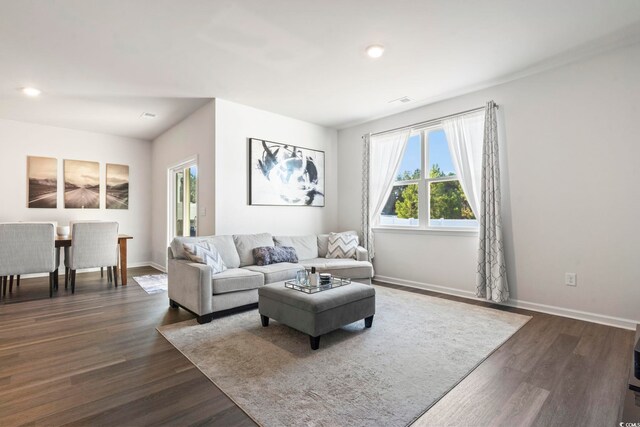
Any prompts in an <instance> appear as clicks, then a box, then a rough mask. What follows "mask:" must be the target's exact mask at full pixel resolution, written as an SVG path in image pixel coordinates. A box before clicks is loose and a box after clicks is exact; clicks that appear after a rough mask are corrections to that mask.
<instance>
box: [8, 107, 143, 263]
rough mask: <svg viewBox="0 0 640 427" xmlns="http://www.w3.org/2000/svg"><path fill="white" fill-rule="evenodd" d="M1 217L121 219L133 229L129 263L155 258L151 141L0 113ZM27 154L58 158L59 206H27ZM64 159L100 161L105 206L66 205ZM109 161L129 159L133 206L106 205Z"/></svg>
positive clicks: (125, 162) (63, 220)
mask: <svg viewBox="0 0 640 427" xmlns="http://www.w3.org/2000/svg"><path fill="white" fill-rule="evenodd" d="M0 150H1V153H2V154H1V155H0V171H2V185H0V222H5V221H57V222H58V224H59V225H67V224H68V223H69V221H76V220H109V221H118V223H119V224H120V233H124V234H130V235H132V236H133V240H130V241H129V243H128V261H129V266H134V265H136V264H138V265H140V264H145V265H146V264H148V262H149V261H150V259H151V253H150V250H149V248H150V245H151V227H150V225H149V216H150V212H151V209H150V207H151V186H150V182H149V178H150V176H151V161H150V157H151V143H150V142H149V141H144V140H140V139H133V138H125V137H120V136H113V135H106V134H99V133H93V132H85V131H77V130H71V129H64V128H58V127H52V126H44V125H37V124H32V123H23V122H16V121H11V120H1V119H0ZM27 156H42V157H55V158H56V159H58V208H57V209H29V208H27ZM63 159H72V160H89V161H96V162H100V182H101V195H100V205H101V209H84V210H82V209H64V194H63V191H64V175H63ZM107 163H116V164H123V165H129V180H130V182H129V209H128V210H112V209H108V210H107V209H105V202H104V199H105V191H106V189H105V169H106V164H107Z"/></svg>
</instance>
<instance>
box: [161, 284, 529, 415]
mask: <svg viewBox="0 0 640 427" xmlns="http://www.w3.org/2000/svg"><path fill="white" fill-rule="evenodd" d="M292 292H296V291H293V290H292ZM327 292H330V291H327ZM529 319H530V317H528V316H523V315H519V314H515V313H509V312H504V311H499V310H494V309H489V308H484V307H478V306H474V305H470V304H465V303H460V302H455V301H449V300H445V299H442V298H435V297H429V296H425V295H420V294H416V293H410V292H406V291H400V290H395V289H391V288H386V287H381V286H376V315H375V318H374V320H373V327H372V328H371V329H364V321H360V322H356V323H353V324H351V325H348V326H346V327H344V328H342V329H339V330H337V331H334V332H332V333H329V334H327V335H324V336H322V339H321V340H320V349H319V350H317V351H312V350H311V348H310V346H309V338H308V337H307V336H306V335H304V334H302V333H300V332H298V331H296V330H294V329H291V328H289V327H287V326H284V325H282V324H280V323H278V322H275V321H271V323H270V325H269V326H268V327H266V328H263V327H262V326H261V324H260V316H259V314H258V311H257V310H251V311H248V312H244V313H240V314H235V315H231V316H228V317H224V318H221V319H216V320H214V321H212V322H211V323H209V324H204V325H199V324H198V323H196V321H195V320H189V321H185V322H181V323H177V324H173V325H167V326H161V327H159V328H158V331H160V333H161V334H162V335H163V336H164V337H165V338H166V339H167V340H168V341H169V342H170V343H171V344H173V345H174V346H175V347H176V348H177V349H178V350H180V351H181V352H182V353H183V354H184V355H185V356H186V357H187V358H188V359H189V360H190V361H191V362H193V363H194V364H195V365H196V366H197V367H198V368H199V369H200V370H201V371H202V372H203V373H204V374H205V375H206V376H207V377H208V378H209V379H211V381H213V382H214V383H215V384H216V385H217V386H218V387H219V388H220V389H221V390H222V391H223V392H224V393H225V394H227V396H229V397H230V398H231V399H232V400H233V401H234V402H235V403H236V404H237V405H238V406H240V407H241V408H242V409H243V410H244V411H245V412H246V413H247V414H248V415H249V416H250V417H251V418H252V419H253V420H254V421H256V422H257V423H258V424H260V425H262V426H404V425H408V424H410V423H411V422H413V421H414V420H415V419H416V418H418V417H419V416H420V415H422V414H423V413H424V412H425V411H426V410H427V409H428V408H429V407H430V406H431V405H433V404H434V403H435V402H437V401H438V400H439V399H440V398H441V397H442V396H443V395H444V394H446V393H447V392H448V391H449V390H451V389H452V388H453V387H454V386H455V385H456V384H457V383H458V382H460V380H462V379H463V378H464V377H465V376H466V375H468V374H469V372H471V371H472V370H473V369H474V368H475V367H476V366H477V365H478V364H479V363H480V362H482V361H483V360H484V359H485V358H486V357H487V356H489V355H490V354H491V353H492V352H493V351H494V350H495V349H496V348H498V347H499V346H500V345H501V344H502V343H504V342H505V341H506V340H507V339H509V337H511V336H512V335H513V334H514V333H515V332H516V331H517V330H518V329H519V328H521V327H522V326H523V325H524V324H525V323H526V322H527V321H528V320H529Z"/></svg>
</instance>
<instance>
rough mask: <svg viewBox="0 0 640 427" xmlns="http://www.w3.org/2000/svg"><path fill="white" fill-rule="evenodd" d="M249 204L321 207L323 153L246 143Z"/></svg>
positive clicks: (257, 140) (259, 141)
mask: <svg viewBox="0 0 640 427" xmlns="http://www.w3.org/2000/svg"><path fill="white" fill-rule="evenodd" d="M249 162H250V163H249V165H250V167H249V170H250V172H249V174H250V176H249V183H250V189H249V204H251V205H268V206H324V186H325V177H324V151H318V150H312V149H309V148H303V147H300V146H297V145H291V144H281V143H277V142H270V141H265V140H262V139H255V138H251V139H249Z"/></svg>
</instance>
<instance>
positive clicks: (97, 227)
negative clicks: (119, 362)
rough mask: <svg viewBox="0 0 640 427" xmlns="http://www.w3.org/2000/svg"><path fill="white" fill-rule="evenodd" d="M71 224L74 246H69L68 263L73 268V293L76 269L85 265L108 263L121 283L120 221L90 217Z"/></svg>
mask: <svg viewBox="0 0 640 427" xmlns="http://www.w3.org/2000/svg"><path fill="white" fill-rule="evenodd" d="M69 225H70V226H71V247H69V248H65V251H64V255H65V256H64V265H65V267H66V268H68V269H69V275H70V281H71V293H72V294H73V293H75V291H76V271H77V270H78V269H81V268H97V267H104V266H107V271H109V272H110V273H111V274H112V276H113V282H114V284H115V286H118V274H117V271H118V256H117V248H118V223H117V222H102V221H88V222H74V223H71V224H69ZM65 285H66V284H65Z"/></svg>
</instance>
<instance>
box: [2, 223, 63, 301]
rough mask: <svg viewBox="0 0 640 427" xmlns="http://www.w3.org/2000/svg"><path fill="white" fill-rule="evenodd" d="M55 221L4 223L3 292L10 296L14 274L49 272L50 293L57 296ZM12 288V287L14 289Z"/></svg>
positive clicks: (50, 295) (18, 275) (4, 295)
mask: <svg viewBox="0 0 640 427" xmlns="http://www.w3.org/2000/svg"><path fill="white" fill-rule="evenodd" d="M57 261H59V259H58V258H57V257H56V250H55V225H54V224H53V223H42V222H38V223H30V222H15V223H1V224H0V277H1V278H2V296H3V297H6V293H7V279H8V278H9V286H10V288H11V287H12V285H13V276H17V277H18V283H19V280H20V275H22V274H31V273H49V297H52V296H53V289H54V287H55V286H56V283H57V281H56V278H57V273H58V262H57ZM10 291H11V289H10Z"/></svg>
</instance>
